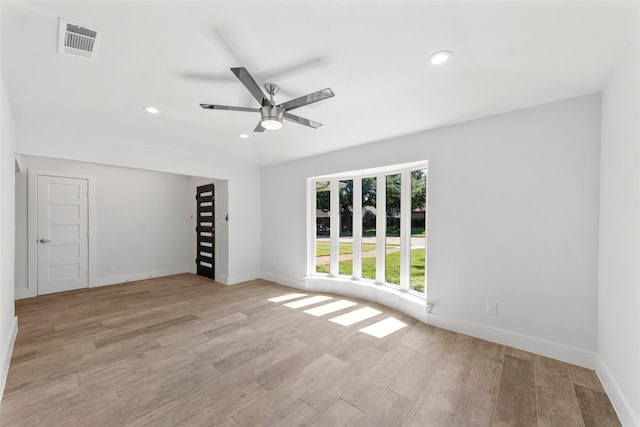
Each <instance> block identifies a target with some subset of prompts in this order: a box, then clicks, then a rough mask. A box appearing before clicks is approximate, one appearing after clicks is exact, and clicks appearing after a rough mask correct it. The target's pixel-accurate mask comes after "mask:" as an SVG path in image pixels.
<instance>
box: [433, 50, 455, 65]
mask: <svg viewBox="0 0 640 427" xmlns="http://www.w3.org/2000/svg"><path fill="white" fill-rule="evenodd" d="M452 56H453V53H451V52H449V51H448V50H441V51H440V52H436V53H434V54H432V55H431V56H429V64H431V65H440V64H444V63H445V62H447V61H448V60H449V59H451V57H452Z"/></svg>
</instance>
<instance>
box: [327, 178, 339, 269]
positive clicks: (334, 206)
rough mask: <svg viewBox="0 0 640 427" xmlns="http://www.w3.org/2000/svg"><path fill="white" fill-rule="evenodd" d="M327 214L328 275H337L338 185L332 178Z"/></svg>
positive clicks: (336, 180)
mask: <svg viewBox="0 0 640 427" xmlns="http://www.w3.org/2000/svg"><path fill="white" fill-rule="evenodd" d="M330 189H331V193H330V196H329V197H330V199H329V212H330V214H331V218H330V224H331V230H330V234H329V242H330V243H329V245H330V247H331V264H330V270H329V274H330V275H331V276H337V275H338V263H339V262H340V185H339V183H338V179H336V178H334V179H332V180H331V184H330Z"/></svg>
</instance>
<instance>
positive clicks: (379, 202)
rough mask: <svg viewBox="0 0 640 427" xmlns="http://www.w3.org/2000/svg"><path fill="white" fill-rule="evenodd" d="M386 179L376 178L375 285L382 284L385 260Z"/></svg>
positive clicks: (383, 177) (380, 176) (384, 177)
mask: <svg viewBox="0 0 640 427" xmlns="http://www.w3.org/2000/svg"><path fill="white" fill-rule="evenodd" d="M386 195H387V177H386V176H385V175H377V176H376V283H379V284H383V283H384V282H385V280H386V278H385V258H386V239H385V236H386V235H387V222H386V219H387V201H386V200H387V199H386Z"/></svg>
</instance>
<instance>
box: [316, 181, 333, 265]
mask: <svg viewBox="0 0 640 427" xmlns="http://www.w3.org/2000/svg"><path fill="white" fill-rule="evenodd" d="M330 196H331V191H330V186H329V181H316V271H317V272H318V273H328V272H329V269H330V264H331V245H330V243H329V225H330V222H331V212H330V211H329V203H330V200H331V198H330Z"/></svg>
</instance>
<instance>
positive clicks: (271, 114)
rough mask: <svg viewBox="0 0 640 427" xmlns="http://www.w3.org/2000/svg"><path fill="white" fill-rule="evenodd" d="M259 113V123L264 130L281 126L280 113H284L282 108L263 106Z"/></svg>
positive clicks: (276, 128)
mask: <svg viewBox="0 0 640 427" xmlns="http://www.w3.org/2000/svg"><path fill="white" fill-rule="evenodd" d="M260 113H261V114H262V119H261V121H260V124H261V125H262V127H263V128H265V129H266V130H278V129H280V128H281V127H282V115H283V114H284V110H283V109H282V108H279V107H277V106H274V107H269V106H264V107H262V109H261V110H260Z"/></svg>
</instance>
